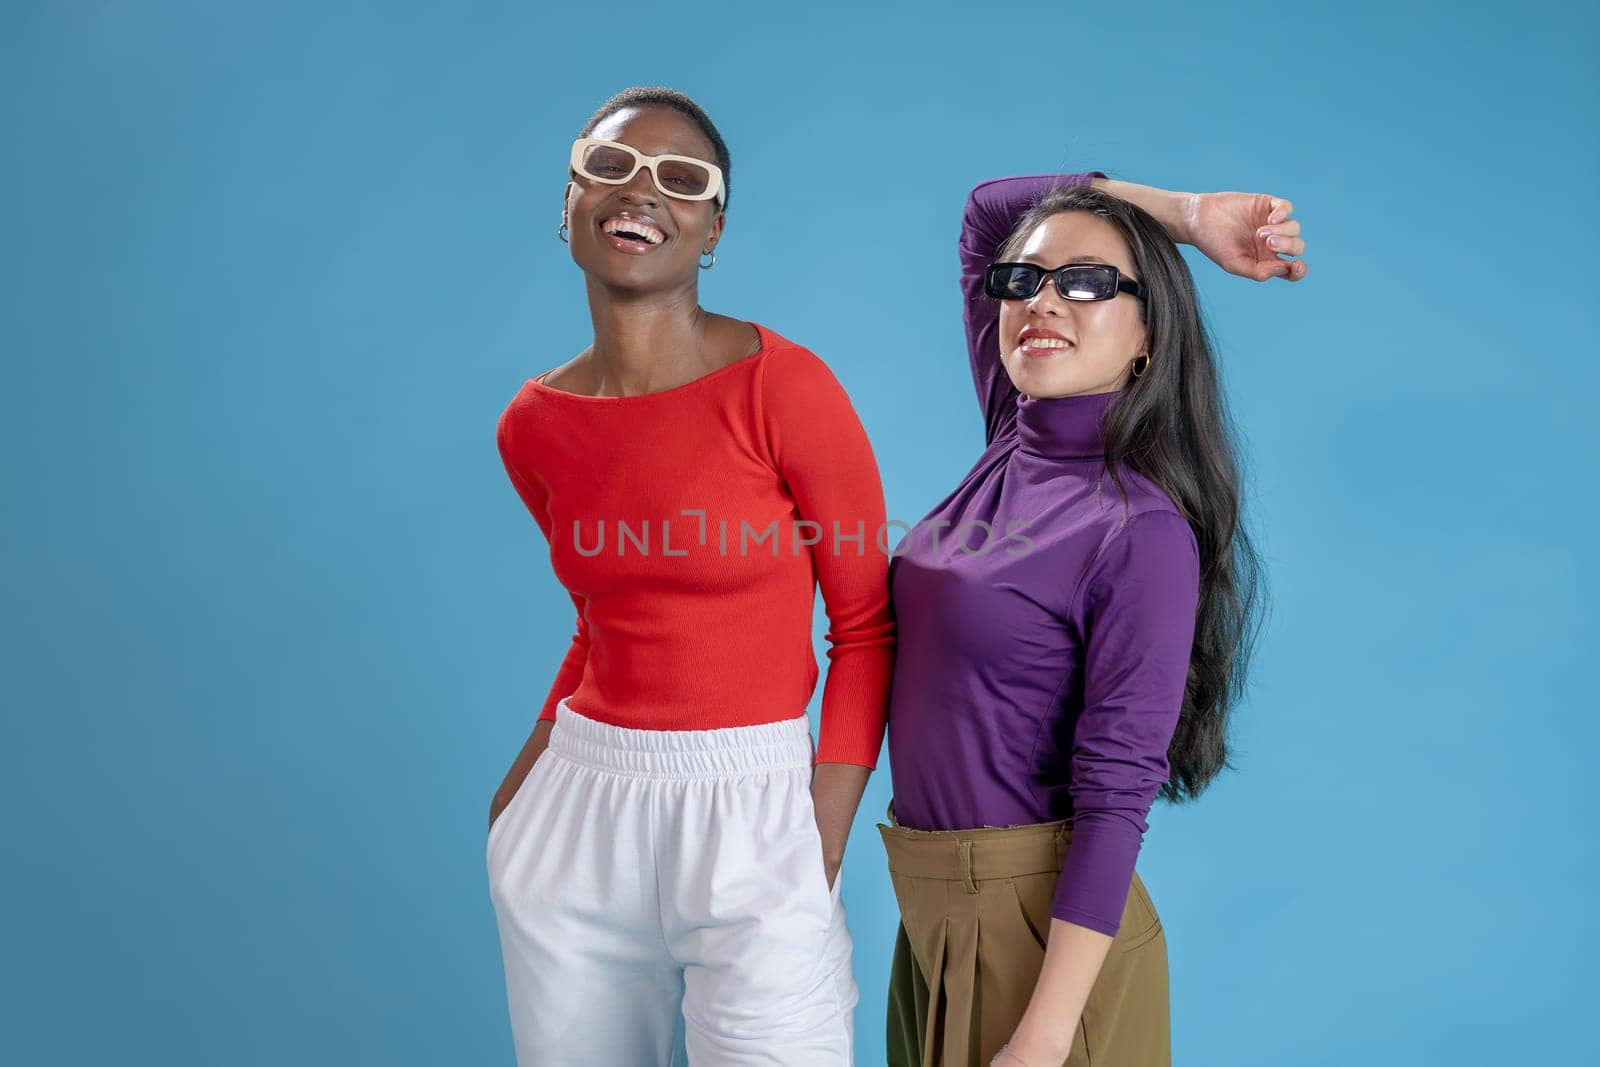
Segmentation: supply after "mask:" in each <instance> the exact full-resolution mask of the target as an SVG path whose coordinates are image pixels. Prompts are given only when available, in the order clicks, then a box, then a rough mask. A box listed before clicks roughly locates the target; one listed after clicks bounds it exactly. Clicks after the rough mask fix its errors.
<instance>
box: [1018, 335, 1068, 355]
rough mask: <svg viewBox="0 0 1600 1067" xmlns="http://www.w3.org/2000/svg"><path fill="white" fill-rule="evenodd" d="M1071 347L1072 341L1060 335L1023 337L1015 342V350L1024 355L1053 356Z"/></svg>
mask: <svg viewBox="0 0 1600 1067" xmlns="http://www.w3.org/2000/svg"><path fill="white" fill-rule="evenodd" d="M1071 348H1072V342H1071V341H1068V340H1066V339H1064V338H1060V337H1024V338H1023V339H1022V340H1020V341H1018V342H1017V351H1018V352H1020V353H1021V354H1022V355H1024V356H1035V357H1044V356H1054V355H1057V354H1059V353H1062V352H1066V351H1069V350H1070V349H1071Z"/></svg>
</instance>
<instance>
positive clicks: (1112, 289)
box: [1056, 267, 1117, 300]
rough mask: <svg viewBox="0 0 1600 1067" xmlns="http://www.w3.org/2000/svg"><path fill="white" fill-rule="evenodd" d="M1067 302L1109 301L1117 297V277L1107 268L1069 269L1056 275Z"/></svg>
mask: <svg viewBox="0 0 1600 1067" xmlns="http://www.w3.org/2000/svg"><path fill="white" fill-rule="evenodd" d="M1056 285H1058V286H1060V287H1061V295H1062V296H1064V297H1066V298H1067V299H1068V300H1110V299H1112V298H1113V297H1115V296H1116V295H1117V276H1116V274H1115V273H1114V272H1113V271H1112V270H1111V268H1109V267H1069V268H1068V269H1066V270H1064V271H1062V272H1061V273H1060V274H1057V275H1056Z"/></svg>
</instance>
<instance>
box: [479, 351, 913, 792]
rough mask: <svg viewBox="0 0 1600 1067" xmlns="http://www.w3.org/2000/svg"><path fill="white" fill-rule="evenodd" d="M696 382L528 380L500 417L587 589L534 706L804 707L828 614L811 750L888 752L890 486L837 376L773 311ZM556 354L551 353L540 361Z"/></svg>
mask: <svg viewBox="0 0 1600 1067" xmlns="http://www.w3.org/2000/svg"><path fill="white" fill-rule="evenodd" d="M752 325H755V326H756V329H757V331H758V332H759V333H760V336H761V348H760V351H758V352H756V353H755V354H754V355H750V356H746V357H744V358H742V359H740V360H738V361H736V362H734V363H731V364H729V365H728V366H726V367H723V368H721V369H720V370H717V371H713V372H712V373H710V374H707V375H705V376H703V377H701V378H698V379H696V380H694V381H692V382H689V383H687V384H685V385H682V386H679V387H677V388H674V389H667V390H663V391H661V392H656V393H646V394H643V395H640V396H627V397H592V396H580V395H578V394H574V393H568V392H564V391H562V390H559V389H555V388H552V387H551V386H548V385H546V384H544V382H543V380H542V379H543V378H544V377H545V375H540V376H539V378H535V379H532V380H530V381H528V382H527V383H526V384H525V385H524V386H523V387H522V389H521V390H520V391H519V392H518V393H517V395H516V397H515V398H514V399H513V400H512V401H511V404H510V405H509V406H508V407H507V408H506V410H505V412H504V414H502V415H501V417H500V422H499V428H498V441H499V446H500V455H501V458H502V459H503V460H504V462H505V466H506V471H507V473H508V474H510V476H511V482H512V484H513V485H514V486H515V487H516V489H517V492H518V494H519V495H521V497H522V500H523V502H524V503H526V504H527V506H528V510H529V511H530V512H532V513H533V517H534V521H535V522H537V523H538V525H539V529H540V530H542V531H543V532H544V535H545V538H546V539H547V540H548V541H549V543H550V562H551V566H552V567H553V569H554V570H555V574H556V577H557V578H558V579H559V580H560V581H561V584H562V585H563V586H565V587H566V589H567V592H568V593H569V594H570V595H571V597H572V601H573V604H574V605H575V606H576V607H577V628H576V633H574V635H573V638H572V644H571V647H570V648H569V649H568V650H567V654H566V657H565V658H564V659H563V660H562V663H561V667H560V669H559V670H558V671H557V673H556V678H555V682H554V684H553V685H552V686H551V687H550V691H549V693H548V695H547V696H546V698H545V701H544V706H543V708H542V709H541V711H540V714H539V717H540V718H541V719H554V718H555V709H556V704H557V703H558V702H560V701H561V699H562V698H568V704H569V706H570V707H572V708H573V709H574V710H575V711H577V712H579V713H580V714H582V715H585V716H587V717H589V718H594V719H598V720H600V721H602V722H606V723H611V724H613V725H618V726H625V727H631V728H635V729H649V730H704V729H713V728H718V727H725V726H751V725H756V724H760V723H768V722H775V721H779V720H782V719H788V718H793V717H794V716H796V715H799V714H801V713H803V711H804V709H805V706H806V704H807V703H808V702H809V701H810V699H811V695H812V693H813V692H815V689H816V683H817V675H818V671H817V661H816V657H815V655H814V654H813V651H812V643H811V641H812V637H811V629H812V607H813V604H814V602H815V597H816V591H817V589H818V588H819V587H820V588H821V591H822V598H823V603H824V605H825V607H826V610H827V614H828V623H829V625H828V633H827V639H828V642H829V646H830V647H829V651H828V658H829V661H830V666H829V669H828V679H827V683H826V685H825V687H824V689H823V696H822V723H821V730H820V737H819V740H818V744H817V754H816V758H817V761H818V762H831V763H853V764H857V765H859V766H863V767H873V766H876V764H877V758H878V750H879V747H880V746H881V744H882V740H883V731H884V722H885V718H886V715H887V709H888V698H889V678H890V672H891V670H892V668H893V664H894V633H895V628H894V621H893V617H892V615H891V614H890V609H889V597H888V585H887V573H888V557H887V555H886V551H887V550H886V548H885V539H886V538H887V537H888V536H889V531H886V530H885V529H884V503H883V486H882V482H881V481H880V479H879V475H878V468H877V463H876V461H875V460H874V458H873V454H872V448H871V445H870V444H869V443H868V441H867V435H866V432H865V430H863V429H862V426H861V421H860V419H859V418H858V417H857V416H856V413H855V409H854V408H853V407H852V406H851V404H850V400H849V398H848V397H847V396H846V395H845V392H844V389H843V388H842V387H841V386H840V385H839V382H838V380H837V379H836V378H835V377H834V376H833V373H832V372H831V371H830V370H829V369H828V367H827V365H826V364H824V363H823V362H822V361H821V360H820V359H818V358H817V357H816V356H815V355H813V354H812V353H811V352H810V351H808V350H807V349H805V348H802V347H801V346H799V345H796V344H794V343H793V342H791V341H788V340H786V339H784V338H783V337H781V336H779V335H778V334H776V333H774V332H772V331H771V330H768V329H766V328H765V327H763V326H760V325H757V324H752ZM546 373H548V372H546Z"/></svg>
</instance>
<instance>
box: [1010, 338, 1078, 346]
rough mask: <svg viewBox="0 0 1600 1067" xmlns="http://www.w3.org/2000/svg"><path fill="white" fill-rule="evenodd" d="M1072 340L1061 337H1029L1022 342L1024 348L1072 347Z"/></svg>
mask: <svg viewBox="0 0 1600 1067" xmlns="http://www.w3.org/2000/svg"><path fill="white" fill-rule="evenodd" d="M1071 346H1072V342H1071V341H1063V340H1061V339H1060V338H1059V337H1029V338H1026V339H1025V340H1024V341H1023V342H1022V347H1024V348H1070V347H1071Z"/></svg>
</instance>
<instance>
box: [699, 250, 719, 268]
mask: <svg viewBox="0 0 1600 1067" xmlns="http://www.w3.org/2000/svg"><path fill="white" fill-rule="evenodd" d="M706 256H710V257H711V262H710V263H707V262H705V257H706ZM700 257H701V259H700V269H701V270H710V269H711V268H712V267H715V266H716V265H717V254H716V253H715V252H701V253H700Z"/></svg>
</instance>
